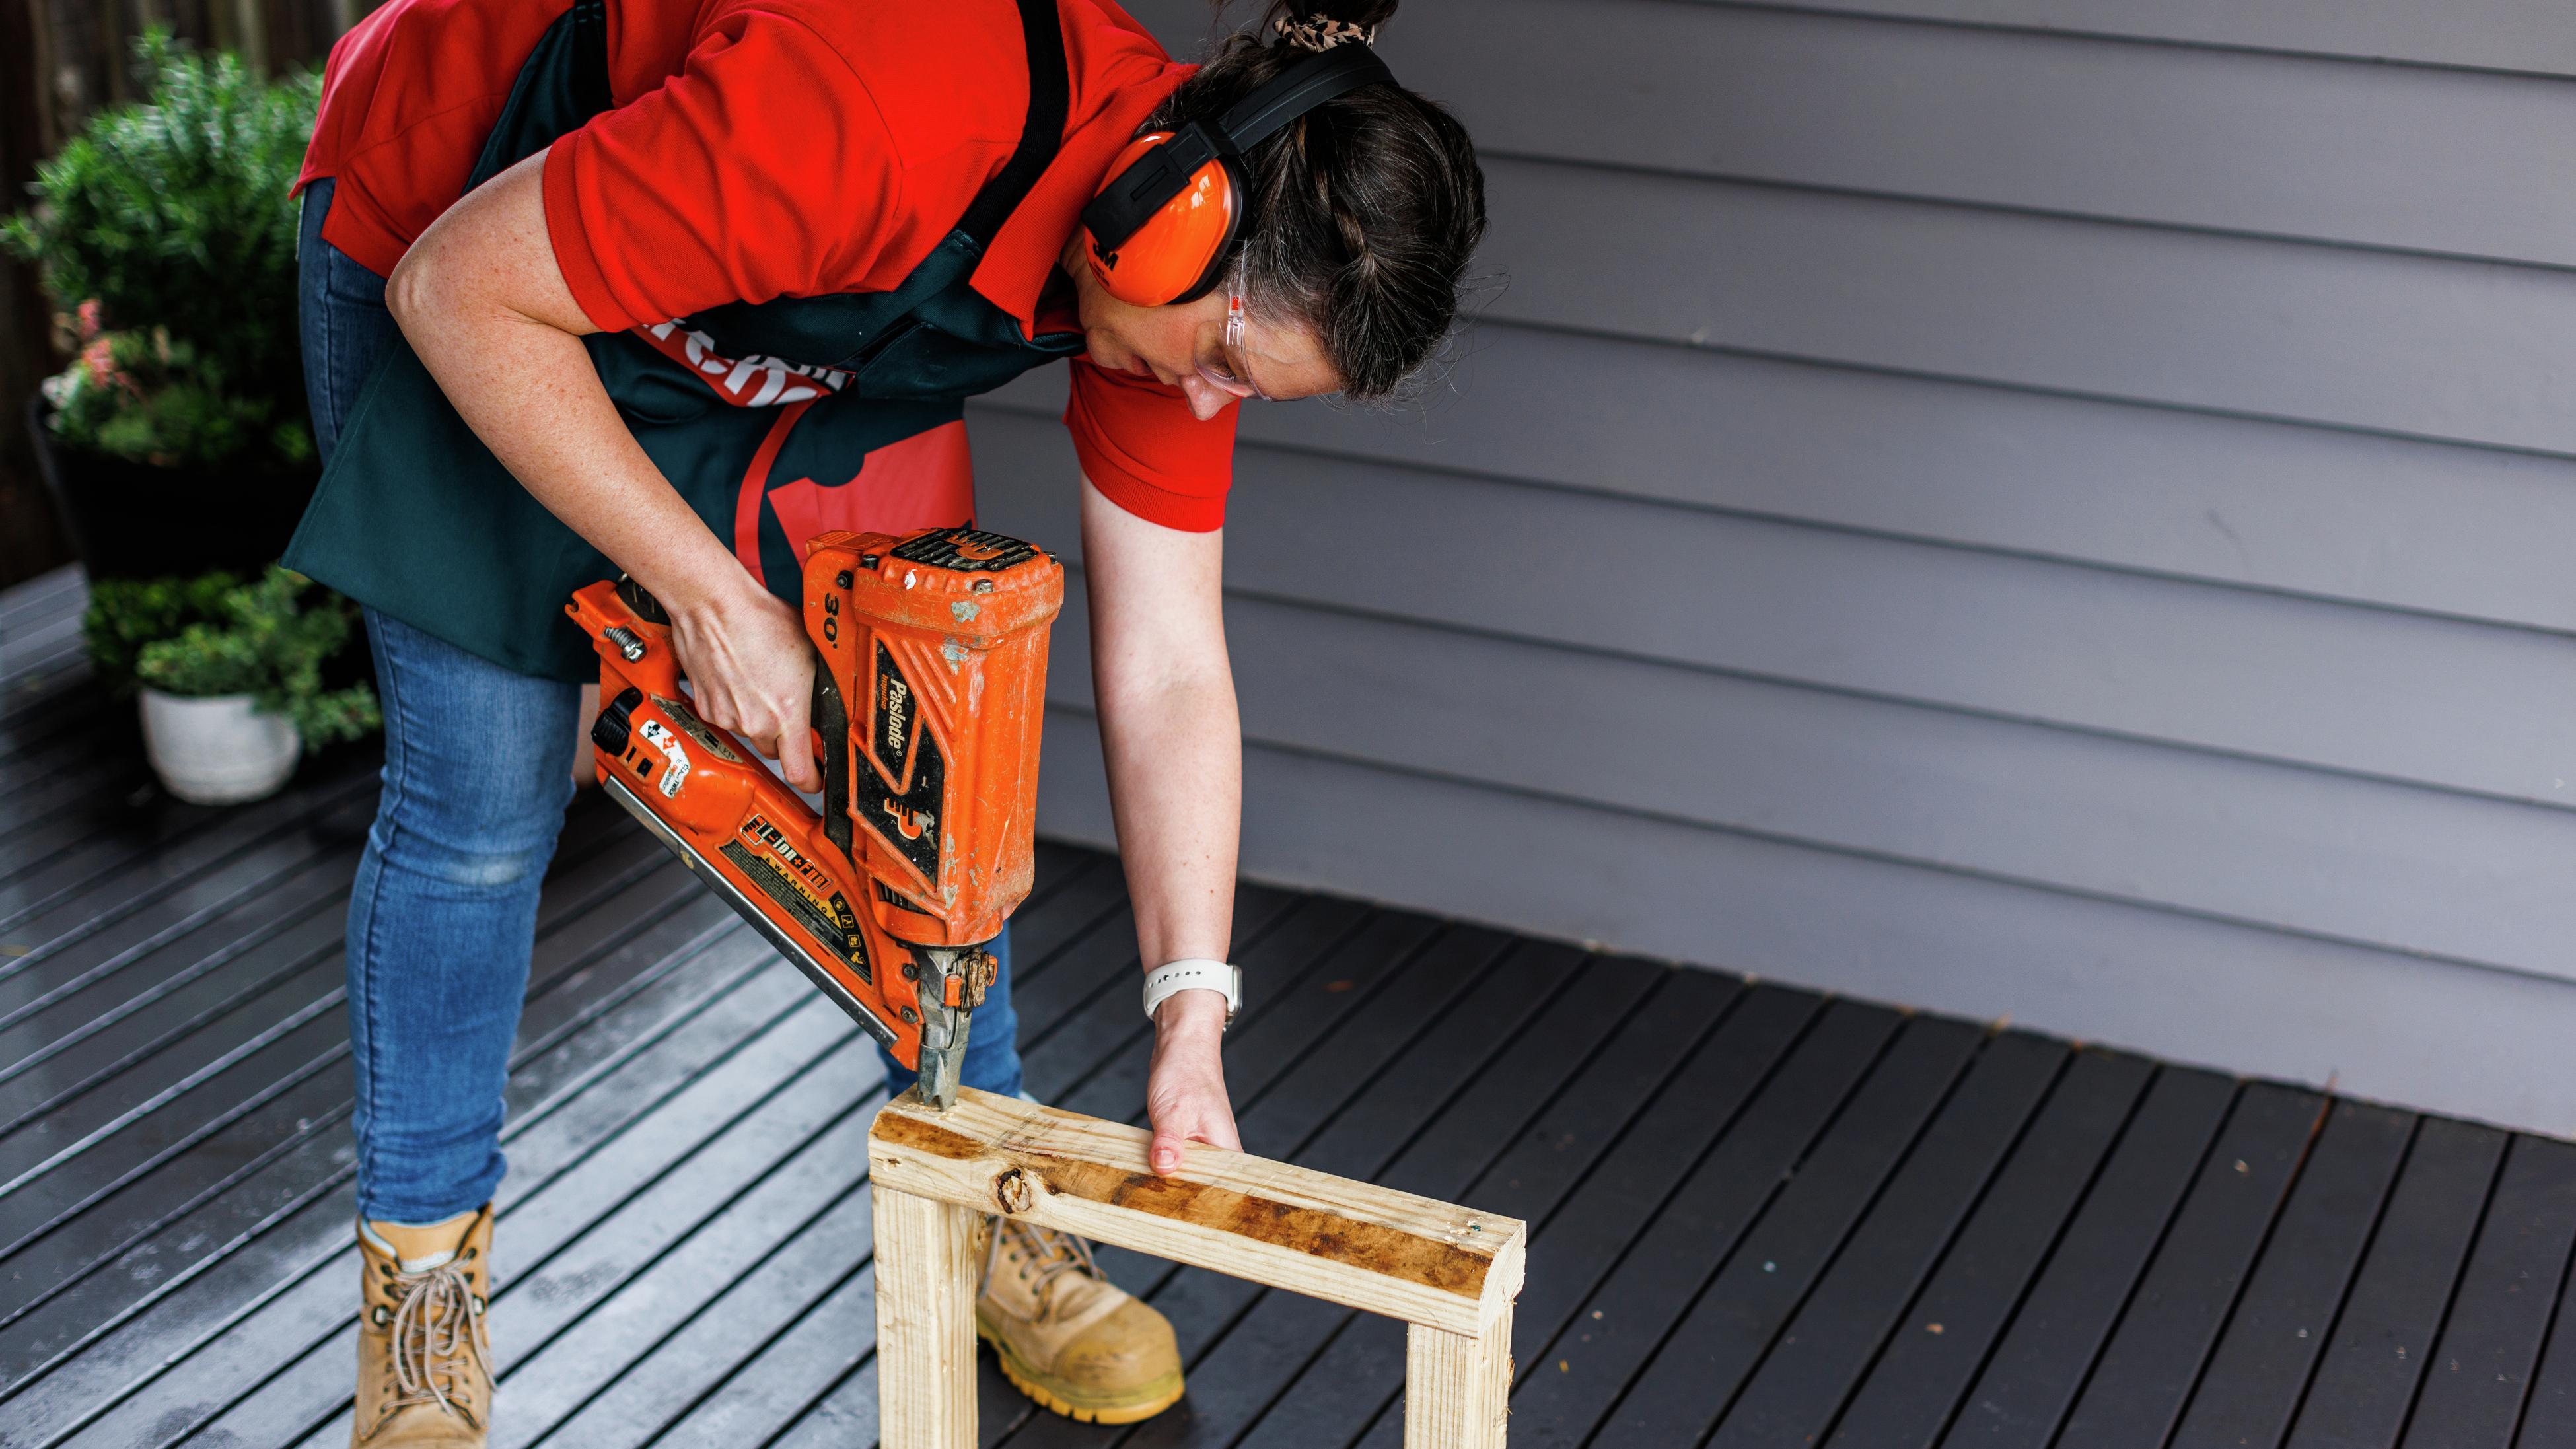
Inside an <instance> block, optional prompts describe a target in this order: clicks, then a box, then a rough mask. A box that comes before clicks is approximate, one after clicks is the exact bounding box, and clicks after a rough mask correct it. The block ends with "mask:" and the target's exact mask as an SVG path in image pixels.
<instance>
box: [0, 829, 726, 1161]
mask: <svg viewBox="0 0 2576 1449" xmlns="http://www.w3.org/2000/svg"><path fill="white" fill-rule="evenodd" d="M610 860H613V857H604V858H603V864H605V863H607V862H608V861H610ZM640 864H641V866H642V868H643V870H645V871H646V872H661V873H662V874H663V875H664V876H665V878H666V880H665V884H666V886H677V885H678V884H679V883H680V882H681V881H682V880H684V879H685V877H684V876H681V875H679V874H677V873H676V872H675V871H673V870H672V863H670V862H667V861H663V860H660V859H656V858H654V857H646V858H644V860H643V861H642V862H640ZM629 869H630V870H631V869H633V867H629ZM601 875H602V876H603V877H604V878H605V879H606V880H610V881H614V880H615V879H616V877H615V876H614V875H612V874H610V873H609V872H608V871H606V870H603V871H602V872H601ZM654 881H655V876H654V875H653V874H650V873H647V874H643V875H641V876H640V878H638V879H635V880H633V881H630V882H625V883H624V884H625V886H626V889H627V890H629V891H633V892H636V893H639V894H640V895H641V896H642V897H643V899H644V901H645V902H646V905H645V907H644V908H642V909H636V910H630V911H626V912H620V911H613V910H612V911H599V912H592V913H587V914H584V915H581V916H578V917H575V918H574V924H575V925H576V927H577V929H575V930H573V931H567V932H562V933H560V938H559V939H558V934H557V933H555V932H552V931H547V932H545V934H544V935H542V936H541V938H540V947H539V950H540V953H541V955H542V957H543V959H545V961H546V964H547V965H548V966H550V967H551V966H553V965H554V964H555V963H556V962H559V961H562V960H564V959H565V958H566V957H572V958H576V959H577V958H579V957H580V956H582V955H584V954H593V953H601V952H605V951H606V950H608V949H611V948H612V947H613V946H614V944H615V943H616V941H617V940H619V939H621V938H622V937H624V936H629V935H632V934H634V933H636V932H637V931H639V930H641V929H645V928H648V927H649V926H650V925H651V924H653V922H654V921H655V920H657V919H658V918H659V917H660V916H661V915H662V914H664V913H665V912H667V911H668V910H670V909H673V908H675V907H676V906H677V905H678V904H680V903H681V901H682V900H684V899H685V897H677V896H673V895H671V894H669V891H668V889H666V888H656V887H655V884H654ZM611 899H614V897H611ZM630 904H631V903H630ZM543 929H544V928H543V927H542V926H541V930H543ZM328 950H329V948H328V946H327V945H325V946H321V947H317V948H315V949H313V950H310V951H308V952H307V953H306V958H305V964H304V965H303V966H301V967H300V968H299V969H298V970H297V971H296V972H295V973H294V974H293V975H290V976H287V977H284V978H282V979H279V980H277V981H275V982H274V984H272V985H270V986H268V987H267V988H266V989H265V990H264V991H262V992H261V993H260V994H258V995H255V996H244V997H240V998H236V999H234V1000H231V1001H228V1002H226V1003H225V1004H224V1006H223V1008H222V1010H221V1012H220V1014H219V1015H217V1016H216V1017H215V1018H214V1019H213V1020H212V1021H211V1022H210V1023H209V1024H208V1025H206V1026H205V1027H203V1028H201V1029H198V1030H195V1031H192V1032H189V1033H187V1034H186V1035H184V1036H183V1037H182V1038H180V1039H179V1040H178V1041H176V1042H174V1043H172V1044H166V1045H163V1046H161V1047H160V1048H159V1049H158V1050H157V1051H155V1052H153V1053H152V1054H151V1055H149V1056H145V1057H142V1058H141V1059H140V1060H138V1061H136V1062H134V1063H132V1064H131V1066H130V1067H129V1068H128V1069H127V1070H124V1071H121V1072H118V1073H117V1074H116V1075H114V1076H113V1077H111V1078H108V1079H106V1080H104V1081H102V1082H100V1083H98V1084H96V1085H91V1084H87V1083H82V1084H76V1085H75V1086H74V1087H73V1088H72V1089H71V1090H70V1091H68V1092H66V1093H64V1094H63V1096H64V1100H62V1101H59V1102H49V1103H47V1104H45V1106H44V1108H43V1110H42V1111H41V1114H30V1115H29V1116H27V1117H24V1118H22V1119H21V1125H18V1126H17V1127H15V1128H14V1130H12V1131H10V1132H9V1133H7V1134H6V1135H5V1136H0V1170H14V1176H13V1178H12V1179H11V1182H10V1184H9V1185H7V1186H5V1187H0V1193H12V1194H14V1193H25V1192H29V1191H30V1184H33V1183H34V1182H35V1181H36V1180H37V1179H38V1178H39V1177H40V1176H43V1177H45V1178H47V1179H48V1181H47V1185H46V1186H45V1187H44V1188H42V1189H41V1191H39V1192H37V1193H36V1195H35V1196H33V1197H30V1198H27V1199H23V1200H22V1202H21V1207H20V1210H22V1211H24V1210H25V1208H24V1206H23V1203H24V1202H26V1201H48V1200H53V1201H59V1200H60V1199H61V1198H62V1195H63V1194H65V1193H79V1192H83V1191H89V1190H92V1189H93V1187H94V1185H97V1184H100V1183H103V1182H109V1181H122V1180H125V1176H126V1175H130V1174H132V1173H134V1172H136V1171H139V1170H141V1168H142V1167H143V1166H148V1165H149V1164H151V1163H156V1162H158V1161H162V1160H166V1159H167V1157H168V1156H169V1155H171V1153H172V1152H173V1151H175V1150H176V1147H177V1146H180V1145H184V1144H185V1142H186V1141H188V1140H189V1139H190V1137H191V1136H192V1135H193V1134H195V1133H197V1132H199V1131H202V1130H203V1128H202V1127H201V1126H199V1124H201V1123H206V1122H209V1121H220V1120H221V1116H222V1114H224V1113H225V1112H227V1111H229V1110H232V1109H233V1107H234V1104H235V1103H237V1102H240V1101H244V1100H255V1098H256V1094H257V1093H258V1092H259V1090H260V1084H263V1083H267V1082H270V1081H274V1080H276V1079H277V1078H276V1076H275V1075H274V1073H276V1072H279V1071H283V1070H288V1069H289V1068H288V1067H286V1066H283V1065H281V1064H293V1063H310V1062H312V1061H314V1054H315V1053H316V1052H321V1051H328V1052H330V1053H332V1055H334V1056H337V1055H338V1054H339V1053H340V1052H343V1051H345V1049H346V1047H345V1040H346V1034H347V1026H346V1023H345V1021H344V1020H343V1014H342V1012H341V1010H340V1001H341V998H342V996H343V994H344V988H343V987H341V986H340V985H339V984H338V980H339V972H338V970H337V969H336V968H334V967H332V966H331V965H329V964H328V962H327V953H328ZM556 974H557V973H555V972H554V971H551V970H549V971H547V972H545V973H543V974H542V975H539V976H537V977H536V979H537V980H538V982H539V983H540V984H541V985H542V983H544V982H546V981H548V980H551V979H553V978H554V977H555V975H556ZM147 1153H148V1154H149V1155H148V1156H144V1155H142V1154H147Z"/></svg>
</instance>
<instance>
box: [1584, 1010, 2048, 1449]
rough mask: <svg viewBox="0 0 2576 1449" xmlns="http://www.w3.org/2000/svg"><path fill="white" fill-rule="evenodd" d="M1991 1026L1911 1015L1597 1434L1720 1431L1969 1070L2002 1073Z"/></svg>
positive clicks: (1671, 1435) (1678, 1439) (1656, 1436)
mask: <svg viewBox="0 0 2576 1449" xmlns="http://www.w3.org/2000/svg"><path fill="white" fill-rule="evenodd" d="M1984 1037H1985V1033H1984V1031H1983V1030H1982V1029H1981V1028H1979V1027H1977V1026H1974V1025H1971V1024H1970V1023H1967V1022H1961V1021H1946V1020H1940V1019H1935V1018H1923V1017H1917V1018H1915V1019H1913V1020H1911V1021H1909V1022H1907V1023H1906V1024H1905V1028H1904V1030H1903V1031H1901V1032H1900V1033H1899V1034H1898V1036H1897V1038H1896V1041H1895V1043H1894V1044H1893V1045H1892V1046H1890V1047H1889V1048H1888V1051H1887V1056H1886V1057H1885V1058H1884V1059H1883V1060H1882V1061H1881V1062H1880V1063H1879V1065H1878V1066H1877V1067H1876V1068H1875V1069H1874V1070H1873V1071H1872V1072H1871V1073H1870V1076H1869V1079H1868V1080H1867V1081H1864V1082H1863V1083H1861V1085H1860V1088H1859V1090H1858V1091H1856V1092H1854V1093H1853V1094H1852V1097H1851V1101H1850V1103H1849V1105H1848V1106H1846V1107H1845V1108H1844V1109H1843V1112H1842V1115H1841V1116H1840V1117H1839V1118H1838V1119H1837V1120H1836V1121H1835V1122H1834V1124H1833V1126H1832V1127H1831V1128H1830V1129H1828V1130H1827V1132H1826V1133H1825V1135H1824V1137H1823V1138H1821V1139H1820V1140H1819V1141H1818V1142H1817V1143H1816V1146H1815V1148H1814V1150H1813V1151H1811V1152H1810V1153H1808V1155H1807V1157H1806V1159H1805V1160H1804V1161H1802V1162H1800V1163H1799V1164H1798V1166H1797V1168H1796V1171H1795V1175H1794V1176H1792V1177H1790V1178H1789V1180H1788V1181H1787V1183H1786V1184H1784V1185H1783V1186H1781V1188H1780V1189H1779V1195H1778V1196H1777V1197H1776V1198H1774V1199H1773V1200H1772V1202H1771V1203H1769V1204H1768V1205H1767V1206H1766V1207H1765V1208H1764V1210H1763V1212H1762V1215H1761V1217H1760V1218H1758V1219H1757V1220H1755V1222H1754V1223H1753V1225H1752V1226H1751V1227H1750V1228H1749V1229H1748V1230H1747V1231H1746V1233H1745V1235H1744V1241H1743V1242H1742V1244H1740V1245H1739V1246H1738V1247H1737V1248H1736V1249H1735V1251H1734V1252H1733V1253H1732V1254H1731V1255H1730V1256H1729V1257H1728V1258H1727V1260H1726V1262H1725V1264H1724V1266H1722V1267H1721V1268H1719V1269H1718V1271H1717V1273H1716V1274H1715V1275H1714V1276H1712V1277H1711V1278H1709V1279H1708V1280H1707V1282H1706V1284H1705V1286H1702V1287H1701V1288H1700V1289H1699V1292H1698V1301H1696V1302H1695V1303H1693V1304H1692V1305H1691V1308H1690V1311H1689V1313H1688V1314H1686V1315H1685V1316H1684V1317H1683V1318H1682V1320H1681V1321H1680V1322H1679V1323H1678V1324H1676V1325H1675V1326H1674V1328H1673V1330H1672V1332H1671V1334H1670V1335H1669V1336H1668V1337H1667V1338H1666V1339H1665V1340H1664V1342H1663V1343H1662V1344H1661V1345H1660V1346H1659V1347H1658V1348H1657V1349H1656V1351H1655V1353H1654V1355H1653V1356H1652V1357H1650V1358H1648V1359H1647V1360H1646V1362H1645V1364H1644V1365H1643V1366H1642V1367H1641V1368H1640V1369H1639V1371H1638V1373H1637V1375H1636V1377H1635V1378H1634V1379H1633V1380H1632V1381H1631V1382H1630V1384H1629V1385H1628V1390H1627V1394H1626V1397H1624V1398H1623V1399H1621V1400H1620V1403H1619V1406H1618V1408H1617V1409H1616V1410H1615V1411H1613V1412H1612V1413H1611V1415H1610V1416H1609V1417H1608V1418H1607V1419H1605V1420H1604V1421H1603V1422H1602V1424H1601V1426H1600V1428H1599V1429H1598V1430H1597V1431H1596V1432H1597V1433H1599V1434H1601V1435H1605V1436H1607V1437H1609V1438H1610V1439H1611V1440H1612V1441H1613V1442H1616V1443H1622V1444H1672V1443H1696V1442H1698V1441H1699V1440H1701V1439H1703V1438H1705V1437H1706V1436H1707V1435H1708V1434H1709V1432H1710V1431H1711V1430H1712V1429H1713V1428H1714V1427H1715V1426H1716V1423H1717V1420H1718V1417H1719V1416H1720V1415H1721V1414H1723V1413H1724V1412H1725V1411H1726V1407H1727V1405H1728V1404H1729V1403H1730V1402H1731V1401H1732V1400H1733V1399H1734V1398H1735V1397H1736V1395H1737V1393H1738V1392H1739V1391H1740V1390H1741V1388H1742V1386H1743V1384H1744V1382H1745V1379H1746V1377H1747V1376H1748V1375H1750V1374H1751V1373H1752V1372H1753V1370H1754V1368H1755V1367H1756V1366H1757V1365H1758V1364H1759V1363H1760V1362H1761V1360H1762V1356H1763V1353H1764V1352H1765V1350H1767V1349H1768V1348H1769V1347H1770V1346H1771V1343H1772V1341H1773V1339H1774V1338H1775V1337H1776V1336H1777V1335H1778V1334H1779V1333H1780V1331H1781V1329H1782V1327H1783V1326H1784V1325H1785V1324H1787V1323H1788V1321H1789V1318H1790V1316H1791V1315H1792V1314H1793V1313H1794V1312H1795V1311H1796V1310H1797V1307H1798V1304H1799V1302H1800V1301H1801V1300H1802V1299H1804V1298H1805V1297H1806V1295H1807V1292H1808V1290H1809V1289H1810V1288H1811V1287H1813V1286H1814V1284H1815V1283H1816V1281H1817V1280H1818V1279H1819V1278H1820V1277H1821V1276H1822V1275H1823V1273H1824V1271H1825V1269H1826V1268H1827V1267H1828V1266H1829V1265H1830V1264H1831V1263H1832V1262H1833V1261H1834V1258H1835V1256H1836V1255H1837V1254H1838V1253H1839V1252H1840V1251H1841V1249H1842V1246H1843V1243H1844V1241H1845V1240H1846V1238H1847V1236H1848V1234H1849V1233H1850V1232H1851V1230H1852V1227H1853V1225H1854V1224H1855V1223H1857V1222H1858V1221H1859V1219H1860V1217H1861V1214H1862V1213H1863V1212H1864V1211H1865V1210H1866V1209H1867V1208H1868V1206H1869V1204H1870V1202H1871V1201H1872V1200H1873V1199H1874V1198H1875V1197H1876V1196H1877V1194H1878V1191H1879V1189H1880V1187H1881V1186H1882V1185H1883V1184H1885V1183H1886V1182H1887V1180H1888V1178H1889V1176H1890V1175H1891V1174H1892V1173H1893V1172H1894V1171H1895V1169H1896V1166H1897V1164H1898V1162H1900V1161H1901V1160H1903V1158H1904V1156H1905V1154H1906V1152H1907V1150H1908V1149H1910V1148H1911V1147H1912V1146H1913V1145H1914V1142H1915V1139H1916V1138H1917V1137H1919V1136H1920V1135H1921V1134H1922V1132H1923V1130H1924V1127H1925V1124H1926V1123H1927V1122H1929V1121H1930V1120H1931V1119H1932V1118H1933V1117H1934V1115H1935V1113H1936V1112H1938V1111H1940V1110H1941V1109H1942V1108H1943V1106H1944V1104H1945V1102H1946V1101H1947V1100H1948V1099H1949V1098H1950V1096H1951V1090H1952V1088H1953V1086H1954V1085H1958V1084H1959V1083H1960V1079H1961V1074H1962V1073H1963V1072H1965V1073H1968V1074H1969V1076H1970V1077H1971V1079H1973V1078H1975V1077H1977V1076H1980V1075H1983V1076H1986V1077H1987V1079H1988V1080H1989V1081H1991V1079H1992V1073H1991V1072H1988V1073H1978V1072H1977V1071H1976V1070H1975V1066H1982V1065H1984V1063H1983V1062H1979V1061H1976V1059H1977V1057H1978V1055H1979V1050H1978V1049H1979V1047H1980V1046H1981V1045H1983V1041H1984ZM2010 1055H2011V1054H2007V1057H2006V1058H1996V1059H1995V1060H1997V1061H2004V1062H2006V1063H2007V1064H2006V1065H2005V1066H2004V1068H2003V1071H2004V1074H2005V1075H2006V1077H2007V1079H2009V1078H2011V1077H2012V1076H2013V1075H2015V1074H2014V1073H2013V1071H2012V1067H2013V1066H2017V1065H2020V1064H2019V1063H2013V1062H2010V1061H2009V1056H2010ZM1972 1062H1974V1063H1975V1065H1973V1066H1972ZM1979 1085H1980V1086H1981V1087H1982V1086H1983V1085H1984V1083H1980V1084H1979ZM1960 1089H1961V1090H1965V1088H1964V1087H1961V1088H1960ZM2008 1095H2009V1093H2008Z"/></svg>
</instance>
